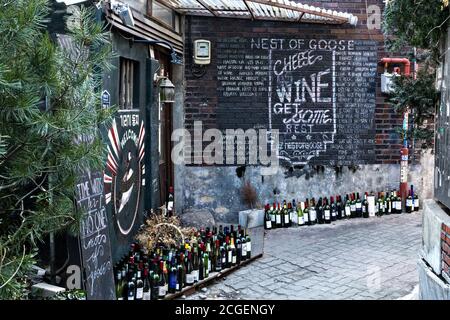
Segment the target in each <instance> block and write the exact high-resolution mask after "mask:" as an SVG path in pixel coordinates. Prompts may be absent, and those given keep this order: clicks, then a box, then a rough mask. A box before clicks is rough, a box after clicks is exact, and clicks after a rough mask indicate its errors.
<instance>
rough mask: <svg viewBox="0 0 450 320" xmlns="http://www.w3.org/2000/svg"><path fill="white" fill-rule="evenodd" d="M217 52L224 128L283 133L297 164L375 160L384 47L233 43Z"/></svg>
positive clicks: (285, 155) (287, 154) (286, 155)
mask: <svg viewBox="0 0 450 320" xmlns="http://www.w3.org/2000/svg"><path fill="white" fill-rule="evenodd" d="M217 52H218V53H217V81H218V93H219V100H218V101H219V103H218V104H219V107H218V112H217V120H218V123H219V128H220V129H226V128H244V129H245V128H249V127H250V128H268V129H269V130H273V129H278V130H279V132H280V144H279V156H280V158H281V159H283V160H285V161H287V162H289V163H290V164H306V163H309V162H311V161H315V162H320V163H322V164H330V165H347V164H359V163H368V162H372V161H375V151H374V141H375V139H374V135H375V130H374V120H373V118H374V112H375V102H376V101H375V94H376V71H377V42H375V41H366V40H335V39H284V38H281V37H280V38H226V39H221V40H219V41H218V43H217ZM232 114H233V115H234V116H231V115H232ZM248 115H251V116H248Z"/></svg>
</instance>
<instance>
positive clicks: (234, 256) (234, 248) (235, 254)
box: [230, 237, 237, 267]
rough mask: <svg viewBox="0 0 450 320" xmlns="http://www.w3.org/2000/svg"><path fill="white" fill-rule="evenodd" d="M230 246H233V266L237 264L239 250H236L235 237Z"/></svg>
mask: <svg viewBox="0 0 450 320" xmlns="http://www.w3.org/2000/svg"><path fill="white" fill-rule="evenodd" d="M230 247H231V266H233V267H234V266H235V265H237V251H236V246H235V245H234V238H233V237H232V238H231V242H230Z"/></svg>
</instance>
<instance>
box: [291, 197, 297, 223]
mask: <svg viewBox="0 0 450 320" xmlns="http://www.w3.org/2000/svg"><path fill="white" fill-rule="evenodd" d="M297 205H298V204H297V203H296V202H295V199H294V200H292V205H291V210H290V211H289V220H290V226H291V227H297V226H298V213H297Z"/></svg>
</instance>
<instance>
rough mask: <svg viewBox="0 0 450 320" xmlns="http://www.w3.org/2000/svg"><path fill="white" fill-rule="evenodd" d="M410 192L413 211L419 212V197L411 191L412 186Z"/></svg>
mask: <svg viewBox="0 0 450 320" xmlns="http://www.w3.org/2000/svg"><path fill="white" fill-rule="evenodd" d="M411 190H412V194H413V195H412V196H413V206H414V211H419V209H420V207H419V196H418V195H417V193H416V192H414V190H413V186H411Z"/></svg>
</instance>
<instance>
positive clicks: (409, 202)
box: [405, 186, 414, 213]
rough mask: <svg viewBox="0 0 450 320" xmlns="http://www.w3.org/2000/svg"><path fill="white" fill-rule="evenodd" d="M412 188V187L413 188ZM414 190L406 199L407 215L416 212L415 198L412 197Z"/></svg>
mask: <svg viewBox="0 0 450 320" xmlns="http://www.w3.org/2000/svg"><path fill="white" fill-rule="evenodd" d="M411 188H412V186H411ZM411 191H412V190H409V192H408V197H407V198H406V205H405V212H406V213H411V212H413V210H414V206H413V197H412V192H411Z"/></svg>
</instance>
